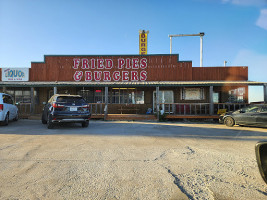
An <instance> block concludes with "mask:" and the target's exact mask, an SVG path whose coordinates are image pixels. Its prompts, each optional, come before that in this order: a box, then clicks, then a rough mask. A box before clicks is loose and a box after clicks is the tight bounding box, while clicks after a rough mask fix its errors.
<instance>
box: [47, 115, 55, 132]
mask: <svg viewBox="0 0 267 200" xmlns="http://www.w3.org/2000/svg"><path fill="white" fill-rule="evenodd" d="M53 127H54V124H53V122H52V119H51V116H50V115H48V117H47V128H48V129H52V128H53Z"/></svg>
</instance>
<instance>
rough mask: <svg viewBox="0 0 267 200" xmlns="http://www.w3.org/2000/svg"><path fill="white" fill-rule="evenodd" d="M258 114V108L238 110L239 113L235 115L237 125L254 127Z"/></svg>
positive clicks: (251, 107)
mask: <svg viewBox="0 0 267 200" xmlns="http://www.w3.org/2000/svg"><path fill="white" fill-rule="evenodd" d="M258 114H259V106H250V107H247V108H244V109H241V110H240V113H237V114H236V115H235V120H236V122H237V124H244V125H245V124H246V125H255V124H257V123H256V116H257V115H258Z"/></svg>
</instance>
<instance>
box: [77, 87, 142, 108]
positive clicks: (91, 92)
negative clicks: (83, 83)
mask: <svg viewBox="0 0 267 200" xmlns="http://www.w3.org/2000/svg"><path fill="white" fill-rule="evenodd" d="M77 93H78V95H81V96H82V97H83V98H84V99H85V100H86V102H88V103H105V90H104V88H94V89H86V88H85V89H84V88H83V89H82V90H79V91H78V92H77ZM144 93H145V92H144V91H141V90H137V89H136V88H112V89H111V90H110V91H109V92H108V102H109V103H113V104H144V102H145V100H144V99H145V98H144V96H145V95H144Z"/></svg>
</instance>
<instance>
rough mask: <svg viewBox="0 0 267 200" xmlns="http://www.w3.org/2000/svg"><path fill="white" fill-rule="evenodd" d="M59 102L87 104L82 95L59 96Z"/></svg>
mask: <svg viewBox="0 0 267 200" xmlns="http://www.w3.org/2000/svg"><path fill="white" fill-rule="evenodd" d="M57 103H75V104H85V101H84V99H83V98H82V97H73V96H60V97H58V98H57Z"/></svg>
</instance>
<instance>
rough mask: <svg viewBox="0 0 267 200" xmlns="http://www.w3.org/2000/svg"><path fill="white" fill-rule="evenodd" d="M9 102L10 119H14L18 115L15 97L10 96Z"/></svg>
mask: <svg viewBox="0 0 267 200" xmlns="http://www.w3.org/2000/svg"><path fill="white" fill-rule="evenodd" d="M8 102H9V106H10V113H11V115H10V119H14V118H15V117H16V115H17V107H16V106H15V105H14V103H13V99H12V97H11V96H8Z"/></svg>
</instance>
